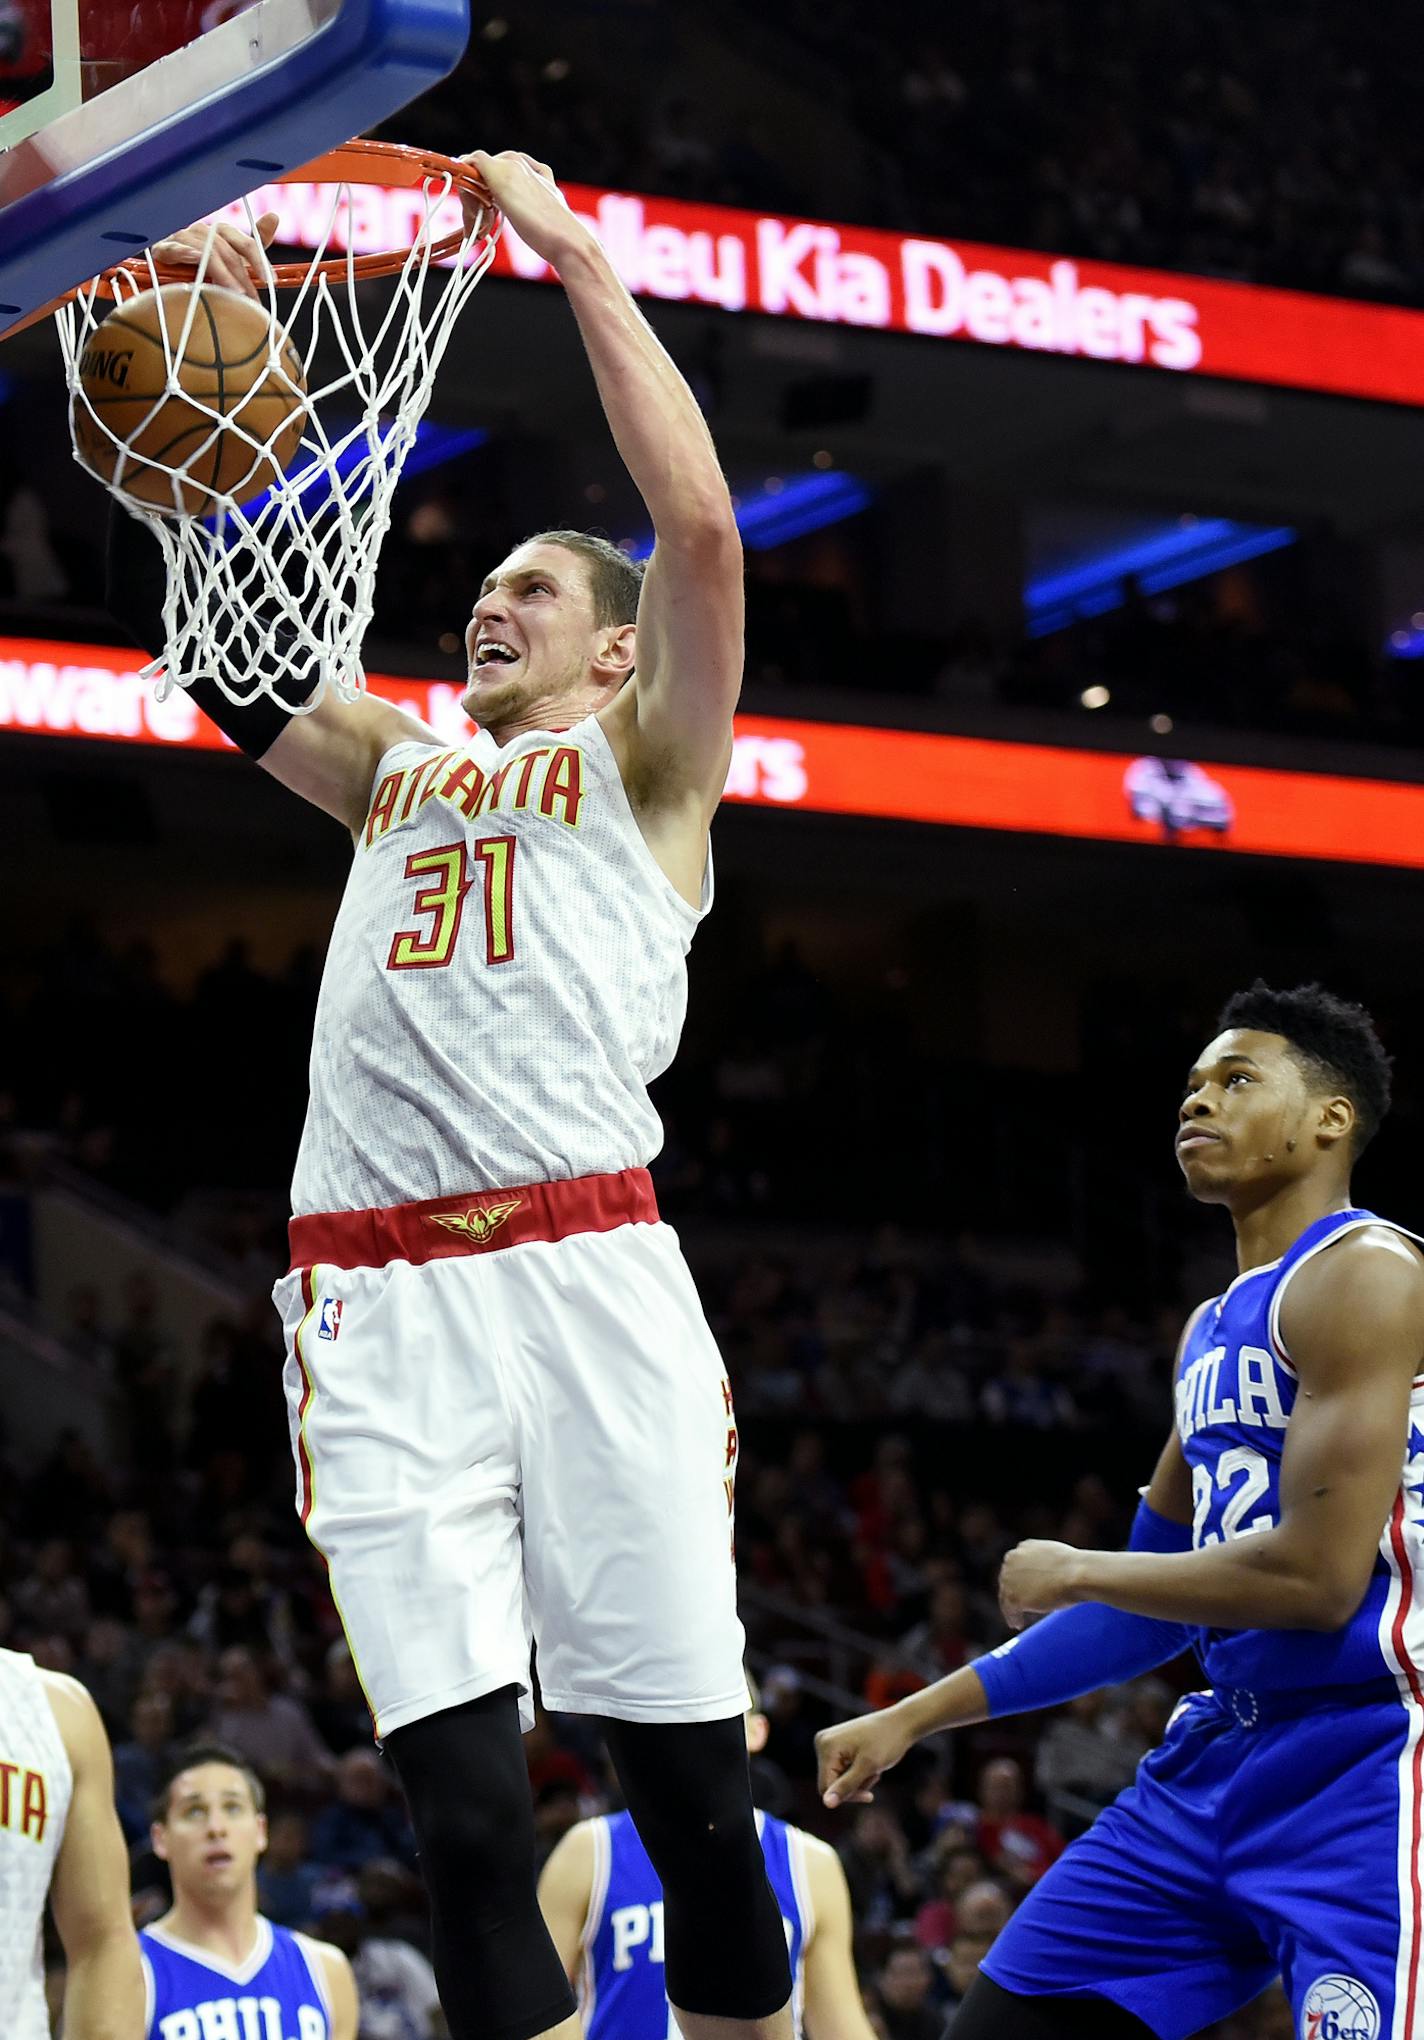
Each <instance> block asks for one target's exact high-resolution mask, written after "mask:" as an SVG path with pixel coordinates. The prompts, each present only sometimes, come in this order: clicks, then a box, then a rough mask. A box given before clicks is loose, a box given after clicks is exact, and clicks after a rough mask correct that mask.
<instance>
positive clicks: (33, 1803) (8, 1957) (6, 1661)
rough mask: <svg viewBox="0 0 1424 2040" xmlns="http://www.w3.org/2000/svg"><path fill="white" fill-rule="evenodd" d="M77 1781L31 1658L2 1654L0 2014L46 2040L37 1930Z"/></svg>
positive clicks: (21, 2036)
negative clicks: (75, 1781)
mask: <svg viewBox="0 0 1424 2040" xmlns="http://www.w3.org/2000/svg"><path fill="white" fill-rule="evenodd" d="M73 1789H74V1774H73V1772H72V1771H71V1769H70V1764H69V1754H68V1752H67V1751H66V1749H65V1747H64V1740H63V1738H62V1737H61V1735H60V1732H59V1726H58V1724H57V1722H56V1721H55V1718H54V1711H53V1709H52V1708H51V1706H50V1704H49V1695H48V1694H47V1693H46V1691H45V1687H44V1681H43V1679H42V1678H41V1676H40V1674H39V1671H38V1670H37V1669H36V1666H35V1663H34V1660H33V1658H29V1657H26V1656H24V1655H23V1654H22V1653H21V1652H18V1651H13V1650H0V2013H3V2027H0V2030H3V2032H4V2035H5V2040H49V2011H48V2009H47V2007H46V2005H45V1993H44V1954H43V1948H42V1942H41V1929H42V1926H43V1922H44V1909H45V1899H46V1897H47V1896H48V1893H49V1881H50V1877H51V1875H52V1874H53V1871H54V1860H55V1857H56V1856H57V1855H58V1854H59V1845H60V1842H61V1841H62V1840H63V1839H64V1822H65V1816H66V1815H67V1814H68V1812H69V1801H70V1797H71V1794H72V1792H73Z"/></svg>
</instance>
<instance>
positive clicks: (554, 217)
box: [470, 152, 744, 905]
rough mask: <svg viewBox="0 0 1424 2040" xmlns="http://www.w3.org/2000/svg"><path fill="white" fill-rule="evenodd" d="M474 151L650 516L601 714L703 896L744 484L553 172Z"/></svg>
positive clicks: (632, 792)
mask: <svg viewBox="0 0 1424 2040" xmlns="http://www.w3.org/2000/svg"><path fill="white" fill-rule="evenodd" d="M470 160H471V162H473V163H474V165H475V167H476V168H477V169H478V170H479V173H480V175H481V177H482V179H483V180H484V182H485V184H486V185H487V186H488V187H489V191H490V194H491V196H492V197H493V199H494V201H495V203H496V205H497V206H498V207H499V208H500V211H501V212H502V213H503V214H504V216H505V218H506V219H507V220H508V221H509V224H510V225H511V226H512V227H513V228H514V230H515V232H516V233H517V234H518V235H519V236H520V238H521V239H522V240H524V241H526V242H527V243H528V245H529V246H530V247H531V248H533V249H534V250H535V252H536V253H537V254H540V255H542V256H543V257H544V259H545V261H546V262H549V263H551V264H552V265H553V267H554V268H555V269H556V270H557V272H558V275H559V279H560V281H561V282H562V284H563V286H564V291H565V294H566V296H567V297H568V300H569V303H570V305H571V306H572V308H573V313H574V317H575V318H576V320H577V321H578V328H579V333H580V335H581V337H582V339H583V344H584V349H585V351H586V353H587V355H588V359H589V364H590V366H591V367H592V369H593V375H594V380H595V382H596V383H597V385H598V394H599V397H600V399H601V401H602V404H603V410H604V414H605V416H606V417H607V419H608V426H609V430H610V431H611V432H612V434H613V441H614V444H615V445H616V447H617V448H618V453H619V457H620V459H621V460H622V462H623V465H624V467H625V468H626V469H627V470H628V474H629V476H630V478H631V479H632V482H633V484H634V486H635V488H636V489H637V491H638V494H639V495H640V496H641V497H642V499H643V503H644V506H645V507H646V509H647V512H648V515H649V517H650V518H651V519H652V525H653V533H654V539H655V543H654V547H653V555H652V559H651V560H650V562H649V564H648V570H647V574H646V576H645V578H644V581H643V590H642V596H641V599H640V601H639V604H638V624H637V639H636V644H637V651H636V664H635V670H634V675H633V683H632V685H631V687H625V688H624V689H623V690H622V691H621V692H620V693H619V694H618V695H617V696H616V697H615V698H614V700H613V701H612V702H611V703H610V704H609V705H608V707H606V708H604V709H602V710H601V711H600V712H599V721H600V723H601V724H602V726H603V730H604V734H605V735H606V736H607V738H608V741H609V744H610V745H611V747H612V749H613V753H614V756H615V757H616V759H617V761H618V766H619V770H620V772H621V773H622V777H623V784H624V786H625V787H626V789H627V792H628V798H629V801H630V803H631V804H632V807H633V811H634V813H635V814H636V815H637V817H638V822H639V826H640V827H641V829H642V832H643V836H644V838H645V840H646V842H647V844H648V847H649V848H650V850H651V851H652V853H653V855H654V857H655V858H656V859H657V860H658V862H659V864H660V865H661V866H662V868H663V870H664V871H665V872H666V874H667V876H668V877H669V878H670V879H671V880H672V882H673V884H674V885H675V886H676V887H677V888H678V890H679V891H680V892H681V893H683V894H684V896H685V897H686V898H687V899H688V900H690V901H691V902H692V904H693V905H696V904H697V901H698V897H699V894H700V891H701V886H702V871H703V865H704V864H705V862H706V854H707V830H708V825H709V823H710V822H711V819H712V815H713V812H714V810H715V809H716V806H717V803H718V801H719V800H720V799H721V797H722V789H723V787H724V786H725V784H726V779H727V767H728V765H729V764H730V762H731V756H732V711H733V709H734V708H735V707H736V704H737V697H738V695H739V693H740V692H741V684H742V665H743V657H744V654H743V642H742V640H743V591H742V545H741V537H740V535H739V533H738V531H737V521H736V517H735V515H734V514H733V510H732V499H731V496H730V494H729V493H728V490H727V484H726V480H725V478H724V477H723V474H722V468H721V464H720V462H719V461H718V459H717V450H716V447H715V446H714V445H713V443H712V435H711V433H710V432H709V431H708V429H707V425H706V422H705V421H704V419H703V416H702V413H701V411H700V410H699V409H698V407H697V400H696V399H695V397H694V396H693V394H692V392H691V390H690V389H689V388H688V386H687V384H686V382H684V380H683V378H682V376H681V375H680V374H679V372H678V369H677V367H676V365H675V364H674V362H673V361H672V359H671V358H670V356H669V355H668V353H667V351H666V349H665V348H664V347H663V345H662V343H661V342H660V341H659V339H658V337H657V335H656V334H655V333H654V332H653V330H652V328H651V327H650V326H649V324H648V322H647V320H646V319H645V318H644V317H643V315H642V313H641V312H640V311H639V310H638V307H637V306H636V305H635V304H634V302H633V300H632V298H631V297H630V296H629V294H628V292H627V290H626V289H625V288H624V286H623V284H622V282H621V281H620V280H619V278H618V275H617V273H616V271H615V270H614V268H613V265H612V263H611V262H610V261H609V259H608V257H607V255H605V253H604V252H603V249H602V247H601V246H600V244H599V242H598V240H597V239H596V237H595V236H594V235H593V233H592V232H590V230H589V229H588V228H587V227H586V226H584V225H583V224H582V222H581V221H579V220H578V219H577V218H575V216H574V214H573V213H572V212H571V211H570V210H569V208H568V206H567V205H566V204H565V202H564V199H563V196H562V194H561V193H560V191H559V189H558V186H557V185H556V184H555V183H554V180H553V175H552V172H551V171H550V170H549V169H548V168H547V166H546V165H545V164H542V163H536V162H535V161H534V160H533V159H532V158H531V157H528V156H522V155H518V154H516V153H514V152H506V153H505V154H503V155H499V156H488V155H485V154H483V153H477V154H476V155H474V156H472V157H471V158H470Z"/></svg>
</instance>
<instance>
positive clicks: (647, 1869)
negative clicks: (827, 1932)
mask: <svg viewBox="0 0 1424 2040" xmlns="http://www.w3.org/2000/svg"><path fill="white" fill-rule="evenodd" d="M592 1826H593V1845H594V1856H593V1892H592V1895H591V1897H590V1899H589V1908H588V1920H587V1923H586V1924H585V1927H584V1968H583V1976H582V1979H581V1984H580V1991H579V2009H580V2010H581V2011H582V2013H583V2018H584V2032H585V2033H586V2035H587V2040H680V2029H679V2027H678V2026H677V2024H676V2022H675V2021H674V2019H673V2016H672V2013H671V2011H670V2009H669V2007H668V2000H667V1990H666V1987H665V1986H664V1983H663V1893H662V1886H661V1885H660V1884H659V1882H658V1873H657V1871H656V1870H655V1869H654V1868H653V1866H652V1864H651V1863H650V1862H649V1860H648V1852H647V1850H646V1849H645V1848H644V1847H643V1844H642V1842H641V1841H640V1840H639V1839H638V1830H637V1829H636V1828H635V1827H634V1825H633V1822H632V1818H631V1817H630V1815H628V1814H626V1813H611V1814H607V1815H605V1816H604V1817H603V1818H602V1819H600V1820H596V1821H594V1822H593V1823H592ZM757 1826H758V1828H759V1829H760V1832H761V1847H762V1854H763V1855H764V1856H765V1857H766V1871H767V1876H768V1878H769V1879H770V1881H771V1888H772V1890H773V1891H774V1892H775V1894H776V1902H777V1904H778V1905H779V1906H780V1907H781V1918H782V1923H783V1925H784V1926H785V1928H786V1945H787V1947H788V1949H789V1951H790V1954H791V2016H792V2022H793V2025H794V2028H795V2032H796V2040H801V1994H802V1969H803V1964H804V1959H805V1953H806V1944H807V1942H808V1941H809V1939H810V1937H811V1929H812V1924H813V1921H812V1913H811V1897H810V1892H809V1889H808V1887H807V1881H806V1862H805V1856H804V1853H803V1848H802V1841H801V1836H800V1834H799V1832H798V1831H797V1829H795V1828H793V1827H788V1826H787V1825H786V1823H785V1821H781V1820H776V1819H774V1818H773V1817H772V1815H771V1814H769V1813H759V1814H758V1815H757ZM707 1931H708V1933H709V1934H713V1933H715V1932H716V1922H715V1921H712V1920H709V1921H708V1922H707Z"/></svg>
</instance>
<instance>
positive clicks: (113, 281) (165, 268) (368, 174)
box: [36, 142, 500, 316]
mask: <svg viewBox="0 0 1424 2040" xmlns="http://www.w3.org/2000/svg"><path fill="white" fill-rule="evenodd" d="M447 178H448V179H449V182H450V187H451V190H452V191H455V192H458V193H459V194H460V196H461V197H467V198H473V199H475V200H477V201H478V203H479V204H480V205H481V206H483V207H484V209H485V214H486V219H485V224H484V227H483V230H482V231H481V234H480V237H479V242H478V243H477V245H479V246H483V245H485V244H487V243H488V242H490V241H491V240H493V239H494V237H495V235H496V234H497V233H498V232H499V227H500V217H499V213H498V212H497V211H496V209H495V205H494V202H493V200H492V199H491V197H490V195H489V193H488V192H487V191H486V189H485V187H484V185H483V184H482V183H481V182H480V176H479V172H478V171H477V170H475V169H474V168H472V166H471V165H470V164H469V163H462V162H460V161H459V160H458V159H457V158H456V157H454V156H442V155H441V154H440V153H439V151H438V150H435V149H414V148H409V147H407V145H406V144H405V143H403V142H347V143H346V144H345V146H344V147H343V148H340V149H329V150H328V151H327V152H326V154H325V155H324V156H316V157H314V158H313V160H312V161H311V162H310V163H303V164H302V165H301V166H300V168H298V169H295V170H289V171H287V172H286V174H285V177H284V178H283V179H282V180H281V181H282V182H284V183H304V184H394V185H397V186H404V187H406V188H408V189H409V188H413V187H414V186H416V185H420V184H428V183H435V184H443V183H444V182H445V181H446V179H447ZM464 240H465V234H464V230H463V228H461V229H460V230H459V231H457V232H455V233H451V234H446V235H444V236H443V237H442V238H441V239H440V240H438V241H435V242H432V244H431V249H430V262H431V265H432V266H437V265H438V264H440V263H442V262H448V261H450V260H451V259H452V258H453V257H454V256H455V255H456V254H458V253H459V250H460V248H461V246H462V245H463V243H464ZM409 257H410V250H409V249H408V248H392V249H390V250H388V251H386V252H385V253H380V252H377V253H374V254H368V255H334V256H332V257H330V258H329V259H328V260H327V261H325V262H318V263H316V264H313V263H311V262H274V263H273V264H272V281H273V283H274V284H275V286H276V288H277V289H278V290H300V289H301V288H302V286H303V284H305V283H307V282H308V281H310V280H312V279H313V278H314V277H329V278H330V279H331V280H332V281H333V282H337V281H339V280H341V279H343V278H345V277H347V276H350V275H355V276H357V277H362V278H365V277H374V276H394V275H396V274H397V273H398V272H399V271H400V270H402V269H403V268H404V267H405V265H406V262H407V261H408V260H409ZM154 278H157V280H158V282H159V283H161V284H163V283H191V282H192V281H193V271H192V269H191V268H189V267H188V266H187V265H186V264H179V263H173V262H155V261H153V260H152V258H145V259H143V260H142V261H139V260H134V261H129V262H119V263H116V264H115V266H114V267H113V268H112V269H106V270H105V271H104V272H103V274H102V275H100V276H96V277H94V278H93V279H92V281H91V282H89V283H87V284H80V285H79V286H78V287H77V289H75V290H71V291H66V292H65V294H64V296H63V297H62V298H56V299H55V301H54V302H55V304H56V305H61V304H66V303H67V302H68V301H69V299H71V298H74V297H77V296H78V295H79V292H80V291H81V290H92V291H96V292H97V293H98V295H99V296H100V297H110V298H111V297H116V296H117V295H118V292H119V290H120V289H121V288H122V287H123V284H124V283H127V284H129V285H132V286H136V287H137V288H138V289H140V290H146V289H147V288H148V287H149V285H150V284H151V283H152V282H153V280H154ZM121 280H122V281H121ZM47 309H53V307H48V308H47ZM36 316H38V314H37V315H36Z"/></svg>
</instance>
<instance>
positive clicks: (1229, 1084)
mask: <svg viewBox="0 0 1424 2040" xmlns="http://www.w3.org/2000/svg"><path fill="white" fill-rule="evenodd" d="M1322 1102H1323V1101H1322V1100H1321V1099H1320V1098H1319V1096H1318V1095H1316V1094H1315V1093H1313V1092H1312V1090H1311V1088H1310V1086H1309V1084H1308V1083H1307V1082H1306V1078H1305V1073H1304V1072H1303V1070H1302V1069H1301V1066H1300V1064H1299V1063H1298V1062H1297V1061H1296V1059H1295V1057H1294V1056H1293V1055H1292V1054H1291V1052H1290V1047H1289V1044H1288V1043H1287V1042H1286V1041H1285V1040H1284V1038H1283V1037H1282V1036H1281V1035H1279V1034H1263V1033H1260V1032H1258V1031H1257V1030H1256V1029H1255V1028H1250V1027H1234V1028H1229V1029H1228V1030H1227V1032H1226V1033H1225V1034H1219V1035H1218V1036H1217V1038H1216V1040H1215V1041H1213V1042H1210V1043H1209V1044H1208V1046H1207V1047H1206V1048H1205V1049H1204V1050H1203V1052H1202V1054H1201V1056H1200V1057H1199V1059H1198V1061H1197V1064H1196V1067H1195V1069H1193V1070H1192V1072H1191V1074H1190V1075H1189V1076H1188V1078H1187V1084H1186V1090H1185V1094H1184V1096H1183V1098H1182V1103H1181V1107H1180V1109H1179V1113H1178V1123H1177V1162H1178V1165H1179V1166H1180V1168H1181V1171H1182V1174H1183V1175H1184V1176H1185V1177H1186V1179H1187V1188H1188V1190H1190V1192H1191V1194H1192V1195H1193V1197H1195V1198H1197V1199H1199V1200H1200V1202H1202V1203H1203V1204H1224V1203H1228V1202H1230V1201H1231V1200H1232V1199H1233V1198H1234V1197H1236V1196H1237V1195H1239V1193H1240V1192H1241V1191H1243V1190H1250V1189H1253V1188H1258V1189H1260V1190H1262V1191H1268V1190H1270V1189H1271V1188H1272V1187H1273V1186H1275V1185H1278V1184H1281V1183H1285V1182H1288V1181H1291V1180H1293V1179H1294V1178H1296V1177H1299V1176H1302V1175H1304V1174H1305V1173H1306V1172H1307V1171H1308V1170H1309V1169H1310V1168H1312V1167H1313V1166H1314V1165H1315V1164H1316V1163H1317V1162H1318V1161H1319V1159H1320V1155H1321V1143H1320V1137H1319V1136H1320V1131H1321V1119H1322V1110H1321V1108H1322Z"/></svg>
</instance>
